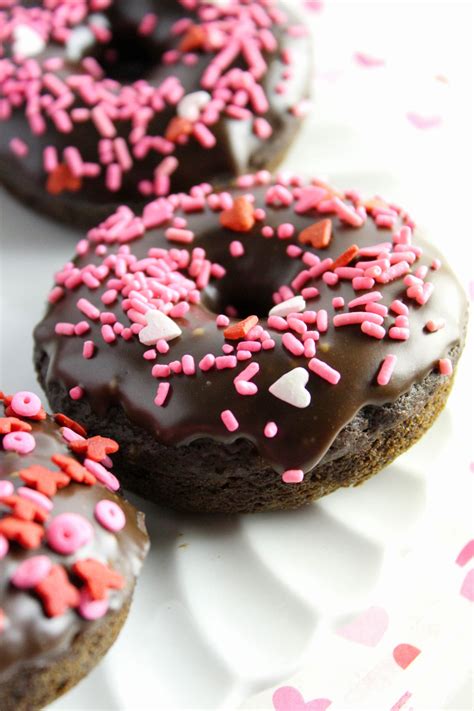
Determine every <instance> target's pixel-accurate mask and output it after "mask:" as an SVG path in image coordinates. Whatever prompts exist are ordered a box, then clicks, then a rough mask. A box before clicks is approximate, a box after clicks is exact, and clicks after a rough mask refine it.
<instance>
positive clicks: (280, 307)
mask: <svg viewBox="0 0 474 711" xmlns="http://www.w3.org/2000/svg"><path fill="white" fill-rule="evenodd" d="M305 308H306V301H305V300H304V299H303V297H302V296H293V297H292V298H291V299H287V300H286V301H282V302H281V304H277V305H276V306H274V307H273V308H272V309H270V311H269V313H268V315H269V316H281V317H282V318H285V316H288V314H297V313H300V312H301V311H304V310H305Z"/></svg>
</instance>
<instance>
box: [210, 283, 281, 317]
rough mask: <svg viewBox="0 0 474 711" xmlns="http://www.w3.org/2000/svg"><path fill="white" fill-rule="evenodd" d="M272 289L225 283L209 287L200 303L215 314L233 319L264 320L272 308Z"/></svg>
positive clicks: (257, 285) (260, 285) (256, 285)
mask: <svg viewBox="0 0 474 711" xmlns="http://www.w3.org/2000/svg"><path fill="white" fill-rule="evenodd" d="M272 293H273V292H272V289H271V288H268V287H267V286H266V285H265V284H255V283H254V284H247V286H246V287H243V285H242V283H241V282H240V283H226V284H219V286H217V287H216V286H215V285H209V286H208V287H207V288H206V289H205V290H204V291H203V292H202V294H201V303H202V304H203V305H204V306H205V307H206V308H207V309H209V311H212V313H215V314H226V315H227V316H231V317H233V318H238V319H244V318H247V316H258V317H259V318H266V317H267V316H268V312H269V311H270V309H271V308H272V306H274V305H275V304H274V303H273V299H272Z"/></svg>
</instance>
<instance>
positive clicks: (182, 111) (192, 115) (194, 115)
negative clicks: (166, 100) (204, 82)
mask: <svg viewBox="0 0 474 711" xmlns="http://www.w3.org/2000/svg"><path fill="white" fill-rule="evenodd" d="M210 100H211V95H210V94H209V93H208V92H207V91H194V92H193V93H192V94H186V96H183V98H182V99H181V101H180V102H179V104H178V106H177V113H178V116H179V117H180V118H182V119H186V120H187V121H191V122H193V123H194V121H197V120H198V118H199V116H200V115H201V111H202V109H203V108H204V107H205V106H207V104H208V103H209V102H210Z"/></svg>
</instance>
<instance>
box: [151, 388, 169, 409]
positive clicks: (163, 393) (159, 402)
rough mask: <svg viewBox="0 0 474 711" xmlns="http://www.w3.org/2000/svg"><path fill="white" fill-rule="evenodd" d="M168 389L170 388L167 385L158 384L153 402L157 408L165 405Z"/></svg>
mask: <svg viewBox="0 0 474 711" xmlns="http://www.w3.org/2000/svg"><path fill="white" fill-rule="evenodd" d="M170 388H171V386H170V384H169V383H160V384H159V385H158V388H157V391H156V397H155V400H154V403H155V405H156V406H157V407H162V406H163V405H164V404H165V402H166V399H167V397H168V393H169V391H170Z"/></svg>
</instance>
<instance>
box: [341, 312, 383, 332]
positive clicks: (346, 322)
mask: <svg viewBox="0 0 474 711" xmlns="http://www.w3.org/2000/svg"><path fill="white" fill-rule="evenodd" d="M364 321H371V322H372V323H376V324H377V325H378V326H382V324H383V317H382V316H379V315H378V314H371V313H368V312H367V311H352V312H351V313H347V314H337V315H336V316H334V318H333V324H334V326H336V328H339V327H341V326H352V325H354V324H361V323H364Z"/></svg>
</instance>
